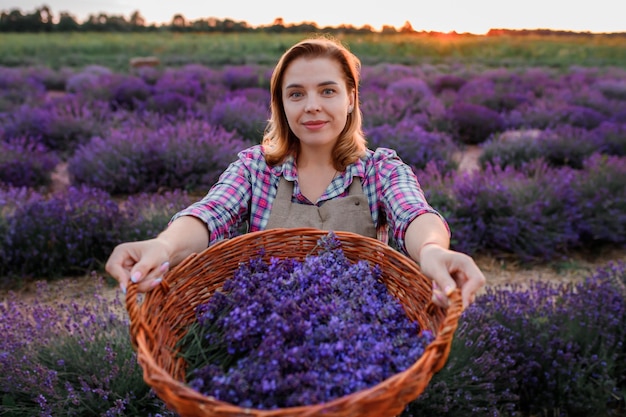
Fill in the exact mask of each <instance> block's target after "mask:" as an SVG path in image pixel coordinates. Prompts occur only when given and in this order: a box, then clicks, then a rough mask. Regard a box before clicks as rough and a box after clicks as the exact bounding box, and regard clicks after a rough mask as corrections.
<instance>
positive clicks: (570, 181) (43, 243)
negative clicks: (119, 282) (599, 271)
mask: <svg viewBox="0 0 626 417" xmlns="http://www.w3.org/2000/svg"><path fill="white" fill-rule="evenodd" d="M144 162H145V161H144ZM95 164H97V161H94V165H95ZM114 175H116V173H115V172H113V173H111V176H114ZM420 178H421V182H422V186H423V188H424V191H425V193H426V194H427V197H428V199H429V201H430V202H431V204H433V205H434V206H435V207H437V208H438V209H439V210H440V211H441V212H442V214H443V215H444V216H445V217H446V219H447V220H448V222H449V224H450V228H451V229H452V230H453V241H452V246H453V247H454V248H455V249H457V250H460V251H463V252H466V253H469V254H476V253H485V254H490V255H494V256H511V255H513V256H515V257H517V258H518V259H521V260H524V261H550V260H557V259H559V257H563V256H567V255H568V253H570V252H572V251H575V250H594V249H597V248H602V247H606V246H607V245H613V246H623V245H624V244H626V184H625V182H624V178H626V163H625V161H624V158H620V157H615V156H607V155H602V154H594V155H592V156H591V157H589V158H587V159H585V160H584V161H583V164H582V168H581V169H574V168H571V167H559V168H555V167H551V166H550V165H549V164H547V163H546V162H544V161H538V162H535V163H532V164H526V165H524V167H523V168H522V169H514V168H513V167H511V166H509V167H505V168H501V167H499V166H490V167H488V168H487V169H485V170H484V171H483V172H481V173H480V175H476V174H475V173H458V172H456V171H454V172H449V173H447V174H442V173H441V172H440V171H439V170H438V169H437V167H436V166H435V165H434V164H431V165H428V166H427V167H426V169H425V170H423V171H421V172H420ZM104 179H106V177H105V178H104ZM128 182H129V183H130V185H129V186H133V183H132V178H130V177H129V179H128ZM158 185H159V183H158V182H155V183H154V187H155V188H156V187H157V186H158ZM191 201H192V198H191V197H190V195H189V194H188V193H186V192H185V191H180V190H174V191H165V192H162V193H143V194H134V195H131V196H128V197H126V198H125V199H124V200H123V203H121V204H120V199H118V198H115V197H114V196H112V195H111V194H109V193H108V192H107V191H105V190H103V189H101V188H94V187H88V186H84V185H83V186H79V187H70V188H69V189H68V190H67V191H63V192H57V193H53V194H50V195H48V194H43V193H39V192H37V191H35V190H33V189H30V188H26V187H8V188H5V189H0V207H2V210H1V211H0V230H1V231H2V233H1V234H0V254H2V257H3V259H5V260H6V262H3V263H2V265H0V275H1V276H4V277H6V276H13V275H18V276H22V277H28V276H45V277H56V276H63V275H68V274H69V275H79V274H81V273H84V272H85V271H88V270H91V269H94V268H96V269H97V268H99V267H101V265H102V263H103V262H104V260H105V259H106V257H107V255H108V254H109V253H110V251H111V250H112V249H113V247H114V246H115V245H116V244H117V243H119V242H122V241H127V240H134V239H141V238H148V237H151V236H153V235H155V234H156V233H158V232H159V231H160V230H161V229H162V228H163V227H164V226H165V224H166V223H167V221H168V220H169V218H170V217H171V215H172V214H173V213H174V212H176V211H177V210H178V209H181V208H183V207H185V206H186V205H187V204H189V203H190V202H191Z"/></svg>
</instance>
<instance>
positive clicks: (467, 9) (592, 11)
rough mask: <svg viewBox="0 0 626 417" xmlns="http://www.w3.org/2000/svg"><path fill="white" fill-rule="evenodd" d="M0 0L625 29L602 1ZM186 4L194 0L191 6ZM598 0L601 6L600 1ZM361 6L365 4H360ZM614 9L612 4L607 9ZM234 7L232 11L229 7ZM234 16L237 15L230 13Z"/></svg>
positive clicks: (265, 18) (92, 10) (352, 19)
mask: <svg viewBox="0 0 626 417" xmlns="http://www.w3.org/2000/svg"><path fill="white" fill-rule="evenodd" d="M15 3H17V1H16V0H0V10H2V11H3V12H9V11H11V10H15V9H18V10H20V11H21V12H22V13H24V14H27V13H31V12H33V11H35V10H36V9H37V8H40V7H43V6H48V7H49V9H50V11H51V13H52V15H53V17H54V18H58V16H59V15H60V13H61V12H67V13H69V14H70V15H72V16H73V17H74V18H75V19H76V20H77V21H78V22H79V23H81V22H84V21H85V20H86V19H87V18H88V17H89V15H98V14H100V13H104V14H106V15H107V16H120V15H121V16H123V17H124V18H126V19H129V18H130V16H131V15H132V13H133V12H135V11H138V12H139V14H140V15H141V16H142V17H143V18H144V19H145V21H146V25H147V26H149V25H152V24H154V25H157V26H160V25H163V24H170V23H171V21H172V18H173V17H174V16H175V15H176V14H180V15H182V16H183V17H184V18H185V19H186V20H187V21H195V20H199V19H207V18H217V19H220V20H222V21H223V20H226V19H230V20H233V21H235V22H245V23H246V24H248V25H249V26H250V27H259V26H268V25H271V24H272V23H273V22H274V21H275V20H276V19H279V18H280V19H282V20H283V22H284V23H285V24H286V25H291V24H294V25H298V24H303V23H315V24H316V25H317V27H319V28H324V27H338V26H341V25H350V26H353V27H355V28H361V27H365V26H370V27H371V28H372V29H373V30H376V31H380V30H382V28H383V26H389V27H395V28H396V29H400V28H401V27H402V26H404V24H405V23H406V22H408V23H410V24H411V26H412V27H413V29H414V30H415V31H418V32H421V31H425V32H441V33H452V32H456V33H471V34H476V35H483V34H486V33H487V32H488V31H489V30H491V29H504V30H531V31H532V30H553V31H571V32H585V33H587V32H588V33H618V32H624V31H626V24H624V22H623V19H622V18H621V17H620V16H621V15H620V13H617V11H616V12H615V13H612V12H611V6H613V4H612V2H611V1H610V0H597V1H596V2H594V3H593V7H591V8H590V7H589V5H590V4H591V3H589V2H581V1H567V0H552V1H550V2H546V1H545V0H527V1H526V2H525V3H524V4H521V3H518V4H508V5H502V4H501V2H499V1H495V0H475V1H474V2H473V3H471V4H467V3H466V2H464V1H463V0H447V1H443V0H442V1H439V2H437V3H430V2H429V3H426V2H419V1H417V2H414V3H413V4H411V5H409V6H406V5H404V4H401V3H404V2H403V1H402V0H387V1H386V7H385V8H381V7H380V5H379V3H377V2H376V1H375V0H362V1H361V2H359V6H358V7H357V6H352V7H351V6H350V5H349V4H346V3H341V4H337V2H333V1H332V0H318V2H317V3H316V4H315V7H314V8H309V9H307V10H303V8H302V7H301V6H298V5H294V4H293V3H292V2H288V1H286V0H274V1H270V2H269V3H267V4H268V5H269V6H273V7H266V8H264V9H261V10H257V9H256V8H257V6H256V5H257V4H258V3H255V2H253V1H252V0H233V1H230V2H227V3H226V4H224V2H220V4H211V5H201V6H198V5H197V4H195V2H192V1H189V0H181V1H179V2H176V3H175V4H172V3H166V4H153V3H152V2H151V1H149V0H134V1H124V0H114V1H104V0H88V1H75V0H50V1H38V0H21V1H19V5H15ZM191 3H194V4H191ZM603 4H604V6H603ZM368 6H369V7H368ZM613 8H614V7H613ZM235 10H237V12H234V11H235ZM238 15H239V17H238Z"/></svg>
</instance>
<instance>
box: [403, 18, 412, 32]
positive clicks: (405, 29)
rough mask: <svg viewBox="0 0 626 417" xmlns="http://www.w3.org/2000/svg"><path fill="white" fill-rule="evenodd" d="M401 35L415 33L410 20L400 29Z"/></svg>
mask: <svg viewBox="0 0 626 417" xmlns="http://www.w3.org/2000/svg"><path fill="white" fill-rule="evenodd" d="M400 33H415V29H413V25H412V24H411V22H409V21H408V20H407V21H406V22H404V25H403V26H402V27H401V28H400Z"/></svg>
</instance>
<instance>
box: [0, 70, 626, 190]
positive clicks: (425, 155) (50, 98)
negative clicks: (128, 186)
mask: <svg viewBox="0 0 626 417" xmlns="http://www.w3.org/2000/svg"><path fill="white" fill-rule="evenodd" d="M268 83H269V69H268V68H264V67H258V66H252V65H248V66H236V67H226V68H220V69H214V68H208V67H203V66H199V65H190V66H186V67H182V68H177V69H174V68H163V69H155V68H143V69H141V70H140V71H137V72H136V73H133V74H120V73H113V72H112V71H111V70H109V69H107V68H105V67H98V66H89V67H86V68H84V69H82V70H80V71H76V70H69V69H67V70H59V71H52V70H50V69H46V68H29V69H12V68H0V121H1V122H2V123H1V124H0V126H2V127H1V128H0V138H2V141H0V143H3V147H4V148H6V150H5V149H3V150H5V152H3V153H2V155H3V156H2V157H0V166H3V165H8V164H11V162H10V161H12V158H13V159H15V158H19V157H18V155H19V154H20V152H19V150H17V149H16V148H17V147H18V145H19V144H23V145H22V148H23V149H22V151H23V152H22V153H23V154H28V155H32V154H33V152H34V151H33V150H32V149H31V148H33V147H41V146H43V147H44V148H45V149H47V150H48V151H49V152H51V153H56V154H57V156H56V157H58V158H61V159H63V160H68V159H70V158H72V157H73V160H72V164H75V165H78V168H76V171H78V172H76V174H77V180H80V181H82V182H83V183H90V182H94V183H97V182H98V179H97V178H91V177H90V175H86V174H85V173H84V172H83V171H85V170H84V169H83V168H82V167H81V165H82V166H84V165H88V164H89V162H90V161H89V158H90V157H91V158H93V154H94V153H97V152H100V151H101V150H102V149H101V148H102V146H103V145H102V144H103V143H106V144H109V143H110V147H111V148H114V150H112V151H111V153H113V152H116V151H118V148H119V147H121V146H122V145H121V144H120V142H122V141H124V140H127V141H132V142H142V141H146V140H150V142H152V143H153V146H162V147H166V146H167V142H168V141H170V140H171V137H170V136H168V135H165V137H164V138H163V139H162V141H163V142H166V143H165V144H162V145H157V143H158V142H160V141H161V140H160V138H159V136H158V134H157V133H156V131H158V130H159V129H163V128H164V127H165V126H170V128H171V129H172V135H177V136H178V140H179V141H180V142H181V143H180V145H179V146H180V147H181V148H183V149H184V148H186V147H194V146H197V143H195V142H196V141H195V139H196V138H203V140H206V138H207V137H213V136H214V135H216V136H217V137H218V138H217V139H216V143H215V146H216V147H219V146H220V144H221V142H222V140H223V136H224V135H225V133H215V132H216V131H217V132H223V131H225V132H230V133H231V134H232V135H233V137H232V140H236V141H243V143H247V144H249V143H258V142H259V140H260V137H261V135H262V131H263V128H264V125H265V121H266V120H267V117H268V115H269V114H268V108H269V96H268ZM361 102H362V111H363V113H364V116H365V117H364V120H365V126H364V127H365V130H366V133H367V134H368V137H370V146H372V147H375V146H390V147H394V148H396V149H397V150H398V151H399V153H400V155H401V156H402V157H403V158H404V159H406V160H407V161H408V162H409V163H411V164H412V165H414V166H415V167H416V168H417V169H421V168H423V166H424V165H425V164H426V163H427V162H428V161H429V160H433V159H434V160H436V161H437V163H438V164H439V165H440V166H441V168H442V169H444V168H445V169H449V170H451V169H454V168H455V158H454V155H455V154H456V153H458V151H459V148H463V147H464V146H466V145H485V154H486V155H485V157H484V160H483V163H484V162H485V161H489V162H496V161H500V162H501V163H502V164H518V165H519V164H520V163H522V162H526V161H527V160H528V159H532V158H536V157H537V156H538V155H544V156H545V155H547V156H549V157H550V158H551V161H553V162H554V163H557V164H558V163H571V164H572V165H576V164H580V159H581V158H582V157H584V156H588V155H589V154H591V153H594V152H602V153H607V154H610V155H621V156H623V155H624V152H625V151H624V148H625V146H626V145H625V144H624V143H625V142H626V139H625V135H624V130H625V129H626V127H625V126H624V125H625V124H626V71H624V70H622V69H616V68H614V69H594V68H591V69H589V68H586V69H585V68H570V69H569V70H568V71H566V72H559V71H556V70H550V69H546V68H524V69H517V70H513V69H497V70H483V69H481V68H479V67H469V68H468V67H462V68H457V67H451V66H442V67H429V66H416V67H407V66H401V65H391V64H381V65H378V66H372V67H364V68H363V82H362V88H361ZM189 120H194V121H195V122H197V123H198V124H203V127H202V129H204V131H202V130H200V129H199V128H198V130H196V129H189V128H184V127H181V128H180V130H178V131H176V129H175V128H173V127H172V126H176V125H180V124H184V123H185V122H187V121H189ZM133 130H139V131H142V130H143V131H146V130H151V131H152V132H151V133H148V132H145V133H144V134H138V135H139V136H140V137H138V135H132V134H129V132H131V131H133ZM146 136H148V137H147V138H146ZM535 139H537V140H535ZM187 141H189V142H187ZM33 142H34V144H33ZM487 142H489V143H487ZM529 143H530V144H532V146H527V145H528V144H529ZM137 146H139V147H140V148H141V150H140V152H149V151H150V150H149V149H145V148H146V147H147V145H146V144H143V143H142V144H141V145H137ZM511 148H513V150H511ZM78 149H80V155H74V154H75V153H76V151H77V150H78ZM119 150H120V151H121V150H123V149H119ZM523 150H526V151H525V152H522V151H523ZM34 156H38V154H35V155H34ZM123 156H124V155H120V156H119V159H122V157H123ZM184 156H185V152H181V155H180V157H181V158H183V157H184ZM228 156H229V155H217V156H216V158H218V159H221V158H228ZM127 157H128V156H127ZM130 158H131V159H132V157H130ZM22 159H23V161H22V166H23V168H22V170H23V171H27V170H28V169H29V167H28V158H26V157H22ZM570 161H571V162H570ZM165 162H171V161H165ZM194 162H195V161H194V159H193V158H191V159H190V160H183V161H181V162H180V163H182V164H186V165H190V164H193V163H194ZM160 163H164V162H163V161H160ZM222 163H226V162H225V161H222ZM13 165H16V164H15V163H13ZM18 165H19V164H18ZM123 165H124V161H120V160H113V158H111V157H109V161H108V165H107V169H108V170H109V171H114V170H115V168H117V167H119V166H123ZM37 168H38V167H33V168H32V170H33V171H37ZM166 168H167V169H168V170H173V168H172V167H166ZM41 169H42V168H40V167H39V170H41ZM197 169H202V166H199V167H197ZM1 171H2V172H4V171H5V170H1ZM9 171H11V170H7V174H4V178H2V180H3V181H4V182H9V183H13V184H14V185H30V184H25V183H24V182H25V181H26V179H24V177H28V176H29V175H26V176H20V175H19V174H18V173H17V172H16V171H18V169H17V168H15V167H14V168H13V170H12V171H11V172H13V173H11V172H9ZM79 173H80V175H79ZM85 175H86V176H85ZM94 175H95V176H96V177H98V176H100V177H101V176H102V175H103V172H102V169H100V170H99V172H98V173H96V174H94ZM30 176H37V175H33V174H31V175H30ZM39 177H40V178H41V175H39ZM19 181H22V183H21V184H17V182H19ZM30 181H31V183H33V182H35V181H34V180H30ZM40 182H45V179H42V180H40ZM35 185H39V184H35ZM147 186H150V184H147ZM120 192H122V191H120Z"/></svg>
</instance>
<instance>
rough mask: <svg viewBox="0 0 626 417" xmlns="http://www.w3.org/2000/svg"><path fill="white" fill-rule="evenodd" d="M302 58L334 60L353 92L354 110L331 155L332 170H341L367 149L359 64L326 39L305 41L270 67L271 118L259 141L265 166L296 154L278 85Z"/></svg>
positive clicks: (349, 54)
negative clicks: (271, 68) (271, 71)
mask: <svg viewBox="0 0 626 417" xmlns="http://www.w3.org/2000/svg"><path fill="white" fill-rule="evenodd" d="M303 57H306V58H330V59H333V60H335V61H337V62H338V63H339V65H340V66H341V69H342V70H343V74H344V78H345V82H346V85H347V87H348V90H349V91H350V90H351V91H353V93H354V107H353V109H352V112H351V113H349V114H348V119H347V122H346V126H345V127H344V129H343V131H342V132H341V134H340V135H339V140H337V143H336V144H335V147H334V149H333V153H332V157H333V165H334V167H335V169H337V170H338V171H343V170H344V169H345V168H346V166H348V165H349V164H351V163H354V162H355V161H356V160H358V159H359V158H360V157H362V156H364V155H365V151H366V149H367V143H366V140H365V137H364V135H363V130H362V115H361V111H360V109H359V78H360V70H361V61H360V60H359V59H358V58H357V57H356V56H355V55H354V54H352V52H350V51H349V50H348V49H347V48H346V47H345V46H343V45H342V44H341V43H340V42H339V41H337V40H335V39H332V38H329V37H319V38H309V39H305V40H303V41H300V42H298V43H297V44H295V45H294V46H292V47H291V48H289V49H288V50H287V52H285V53H284V54H283V56H282V57H281V58H280V60H279V61H278V64H277V65H276V67H275V68H274V72H273V74H272V78H271V83H270V93H271V116H270V119H269V121H268V124H267V127H266V129H265V134H264V136H263V142H262V144H263V148H264V152H265V160H266V161H267V163H268V165H270V166H273V165H276V164H279V163H281V162H282V161H283V160H284V159H285V157H287V156H288V155H293V156H294V157H297V156H298V153H299V151H300V141H299V140H298V138H297V137H296V136H295V135H294V134H293V132H292V131H291V129H290V128H289V124H288V123H287V117H286V116H285V109H284V104H283V95H282V84H283V79H284V75H285V71H286V70H287V68H288V67H289V65H290V64H291V63H292V62H293V61H295V60H296V59H299V58H303Z"/></svg>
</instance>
